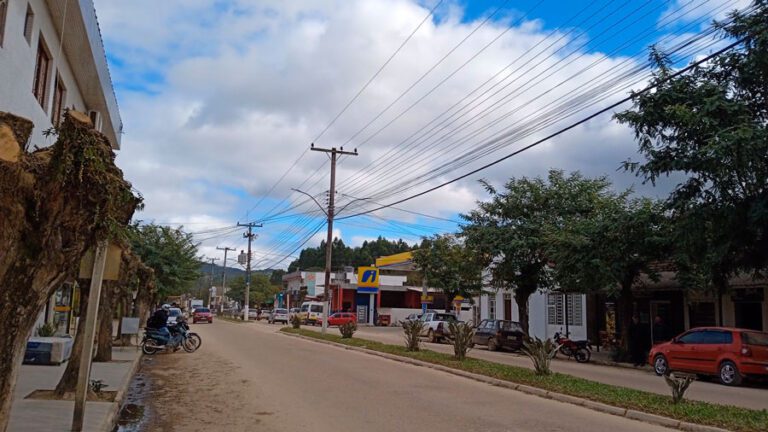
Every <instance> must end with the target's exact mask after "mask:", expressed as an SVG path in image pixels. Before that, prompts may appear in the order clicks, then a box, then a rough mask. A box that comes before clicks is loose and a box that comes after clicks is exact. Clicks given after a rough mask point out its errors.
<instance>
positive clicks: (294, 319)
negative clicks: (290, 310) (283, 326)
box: [291, 314, 301, 329]
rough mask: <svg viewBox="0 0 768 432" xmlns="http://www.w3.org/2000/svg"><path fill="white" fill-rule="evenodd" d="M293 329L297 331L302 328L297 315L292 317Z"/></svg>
mask: <svg viewBox="0 0 768 432" xmlns="http://www.w3.org/2000/svg"><path fill="white" fill-rule="evenodd" d="M291 327H293V328H295V329H297V328H301V318H299V315H298V314H295V315H293V316H292V317H291Z"/></svg>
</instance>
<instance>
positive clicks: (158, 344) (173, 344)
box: [141, 320, 202, 355]
mask: <svg viewBox="0 0 768 432" xmlns="http://www.w3.org/2000/svg"><path fill="white" fill-rule="evenodd" d="M168 331H169V332H170V333H171V337H170V338H169V340H168V342H167V343H165V344H163V343H162V339H163V337H162V336H160V333H159V332H158V330H157V329H153V328H149V327H145V328H144V338H143V339H142V340H141V350H142V352H144V354H147V355H152V354H155V353H157V352H158V351H164V350H172V351H174V352H176V351H178V350H179V349H181V348H183V349H184V351H186V352H188V353H191V352H195V351H197V349H198V348H200V345H201V344H202V339H201V338H200V336H199V335H198V334H197V333H194V332H190V331H189V325H187V323H186V321H184V320H180V321H178V322H177V323H176V325H173V326H168Z"/></svg>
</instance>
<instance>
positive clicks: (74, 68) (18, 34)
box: [0, 0, 122, 149]
mask: <svg viewBox="0 0 768 432" xmlns="http://www.w3.org/2000/svg"><path fill="white" fill-rule="evenodd" d="M65 108H74V109H76V110H77V111H81V112H85V113H88V114H89V115H90V117H91V119H92V120H94V125H95V126H96V127H97V128H98V129H99V130H100V131H102V132H103V133H104V134H105V135H106V136H107V138H108V139H109V141H110V142H111V143H112V147H113V148H115V149H119V148H120V131H121V130H122V122H121V120H120V113H119V111H118V107H117V100H116V98H115V93H114V91H113V89H112V81H111V78H110V75H109V69H108V67H107V59H106V56H105V52H104V46H103V43H102V40H101V34H100V31H99V25H98V22H97V21H96V11H95V9H94V5H93V0H0V111H7V112H10V113H13V114H16V115H19V116H21V117H25V118H28V119H30V120H31V121H32V122H33V123H34V125H35V129H34V131H33V134H32V138H31V143H30V144H32V145H36V146H38V147H44V146H47V145H50V144H52V143H53V139H54V138H52V137H51V138H45V137H44V135H43V132H44V131H45V130H47V129H49V128H50V127H51V126H53V125H54V124H58V122H59V121H60V119H61V116H62V114H63V113H64V109H65Z"/></svg>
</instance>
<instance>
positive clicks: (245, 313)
mask: <svg viewBox="0 0 768 432" xmlns="http://www.w3.org/2000/svg"><path fill="white" fill-rule="evenodd" d="M237 226H242V227H248V232H247V233H243V237H244V238H247V239H248V256H247V257H246V263H247V264H246V265H245V299H244V300H243V321H245V322H248V297H250V295H251V242H252V241H253V239H254V237H256V234H254V233H253V229H254V228H261V227H263V226H264V225H262V224H255V223H253V222H248V223H244V224H241V223H240V222H238V223H237Z"/></svg>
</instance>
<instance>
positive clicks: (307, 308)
mask: <svg viewBox="0 0 768 432" xmlns="http://www.w3.org/2000/svg"><path fill="white" fill-rule="evenodd" d="M308 310H309V305H304V306H302V307H301V311H302V312H306V311H308Z"/></svg>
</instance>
